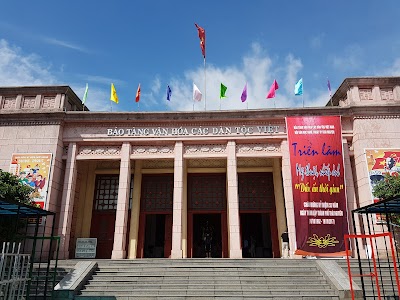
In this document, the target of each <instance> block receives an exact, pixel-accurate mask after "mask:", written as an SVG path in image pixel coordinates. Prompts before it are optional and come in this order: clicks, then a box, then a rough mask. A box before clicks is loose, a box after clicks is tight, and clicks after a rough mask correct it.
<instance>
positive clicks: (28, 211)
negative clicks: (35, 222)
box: [0, 199, 55, 218]
mask: <svg viewBox="0 0 400 300" xmlns="http://www.w3.org/2000/svg"><path fill="white" fill-rule="evenodd" d="M0 215H16V216H18V217H20V218H24V217H30V218H32V217H43V216H49V215H52V216H54V215H55V213H53V212H50V211H47V210H44V209H41V208H39V207H34V206H30V205H27V204H24V203H21V202H18V201H15V200H5V199H0Z"/></svg>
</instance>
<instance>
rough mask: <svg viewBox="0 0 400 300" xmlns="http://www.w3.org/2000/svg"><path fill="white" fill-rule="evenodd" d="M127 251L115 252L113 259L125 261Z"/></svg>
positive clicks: (112, 255) (113, 252)
mask: <svg viewBox="0 0 400 300" xmlns="http://www.w3.org/2000/svg"><path fill="white" fill-rule="evenodd" d="M124 258H125V251H123V250H113V251H112V254H111V259H124Z"/></svg>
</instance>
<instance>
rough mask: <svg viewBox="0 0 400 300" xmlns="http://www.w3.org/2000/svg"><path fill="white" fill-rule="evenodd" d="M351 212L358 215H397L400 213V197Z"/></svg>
mask: <svg viewBox="0 0 400 300" xmlns="http://www.w3.org/2000/svg"><path fill="white" fill-rule="evenodd" d="M352 212H353V213H358V214H385V213H388V214H390V213H395V214H398V213H400V197H396V198H392V199H387V200H382V201H379V202H377V203H373V204H370V205H367V206H364V207H360V208H357V209H354V210H353V211H352Z"/></svg>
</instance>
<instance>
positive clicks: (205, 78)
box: [204, 55, 221, 110]
mask: <svg viewBox="0 0 400 300" xmlns="http://www.w3.org/2000/svg"><path fill="white" fill-rule="evenodd" d="M206 74H207V73H206V56H205V55H204V110H207V76H206ZM220 109H221V108H220Z"/></svg>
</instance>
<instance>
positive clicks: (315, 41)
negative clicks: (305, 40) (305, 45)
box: [310, 33, 325, 49]
mask: <svg viewBox="0 0 400 300" xmlns="http://www.w3.org/2000/svg"><path fill="white" fill-rule="evenodd" d="M324 38H325V34H324V33H321V34H319V35H316V36H313V37H311V39H310V47H311V49H320V48H321V47H322V42H323V40H324Z"/></svg>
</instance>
